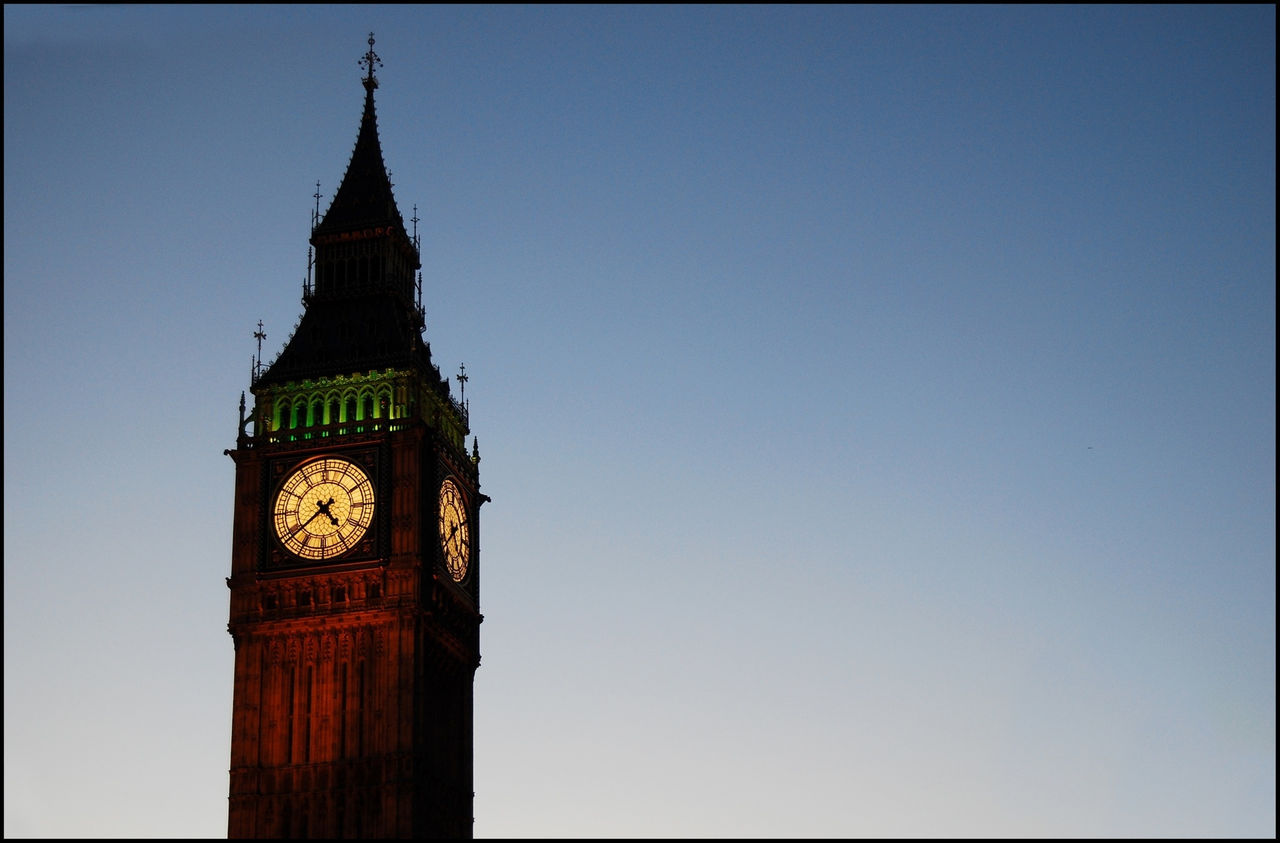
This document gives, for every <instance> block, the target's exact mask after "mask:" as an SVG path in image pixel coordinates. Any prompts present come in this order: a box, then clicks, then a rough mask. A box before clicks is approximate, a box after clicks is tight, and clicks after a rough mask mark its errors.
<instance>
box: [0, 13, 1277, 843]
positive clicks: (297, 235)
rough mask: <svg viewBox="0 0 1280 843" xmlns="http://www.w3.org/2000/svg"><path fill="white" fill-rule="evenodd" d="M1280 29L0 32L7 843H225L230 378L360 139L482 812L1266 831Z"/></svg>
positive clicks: (1023, 25)
mask: <svg viewBox="0 0 1280 843" xmlns="http://www.w3.org/2000/svg"><path fill="white" fill-rule="evenodd" d="M1275 14H1276V13H1275V9H1274V7H1272V6H1252V7H1225V6H1215V7H1194V6H1193V7H1188V6H1176V7H1145V6H1143V7H1105V8H1094V7H1056V6H1054V7H1037V8H1023V7H964V6H946V7H920V6H909V7H831V6H820V7H805V6H777V7H771V6H750V7H725V6H714V7H697V6H695V7H671V6H663V7H578V6H573V7H502V8H494V7H416V6H359V7H355V6H309V5H299V6H288V7H281V6H276V7H271V6H266V7H258V6H253V7H247V6H246V7H234V6H211V7H205V6H191V7H164V6H158V7H157V6H146V7H142V6H62V7H56V6H42V7H32V6H13V5H6V6H5V7H4V24H5V26H4V399H5V400H4V407H5V410H4V501H5V507H4V513H5V515H4V697H5V703H4V740H5V744H4V758H5V773H4V777H5V781H4V799H5V805H4V833H5V835H6V836H51V837H61V836H64V835H65V836H72V837H75V836H109V837H110V836H124V837H128V836H142V837H146V836H163V837H170V836H174V837H205V836H207V837H217V836H223V835H225V833H226V794H227V784H228V782H227V765H228V759H229V743H230V737H229V735H230V720H231V679H232V643H231V638H230V636H228V635H227V632H226V621H227V589H226V587H225V584H224V578H225V577H226V576H227V574H228V573H229V567H230V539H231V512H232V480H233V466H232V463H231V461H230V460H229V459H228V458H227V457H226V456H224V455H223V450H224V449H225V448H228V447H231V446H232V445H233V444H234V439H235V433H236V420H237V415H238V411H237V402H238V400H239V397H240V393H241V391H242V390H245V389H246V388H247V387H248V380H249V372H250V362H251V357H252V355H253V353H254V351H255V343H254V339H253V332H254V330H255V329H256V325H257V321H258V320H259V319H261V320H262V321H263V323H264V326H265V330H266V333H267V341H266V343H265V344H264V356H265V357H266V358H267V359H268V360H269V359H271V358H272V357H273V356H274V355H275V354H276V353H277V352H278V351H279V350H280V348H282V347H283V344H284V341H285V339H286V338H287V337H288V335H289V333H290V330H291V328H292V326H293V324H294V323H295V321H296V320H297V318H298V317H299V315H300V313H301V303H300V300H299V299H300V295H301V285H302V281H303V277H304V275H305V270H306V249H307V242H306V241H307V237H308V233H309V225H310V215H311V211H312V208H313V205H314V201H315V200H314V199H313V198H312V194H313V193H314V192H315V190H316V187H315V184H316V182H317V181H319V182H320V191H321V193H322V194H323V195H324V198H323V201H322V203H321V210H323V209H324V208H325V207H327V202H328V199H329V198H330V197H331V196H332V191H333V189H334V188H335V187H336V185H337V183H338V180H339V179H340V178H341V176H342V174H343V172H344V170H345V167H346V164H347V159H348V156H349V155H350V153H351V149H352V146H353V144H354V142H355V138H356V131H357V128H358V125H359V118H360V107H361V104H362V97H363V93H364V92H363V89H362V88H361V86H360V83H359V77H360V72H361V71H360V68H359V67H358V66H357V60H358V59H359V58H360V56H361V54H362V53H363V52H364V51H365V49H366V48H367V44H366V43H365V39H366V37H367V35H368V33H369V32H370V31H371V30H372V31H373V32H375V33H376V35H377V44H376V50H377V51H378V53H379V55H380V56H381V57H382V59H383V61H384V67H383V68H382V70H381V72H380V74H379V76H380V79H381V82H382V86H381V88H380V89H379V91H378V94H377V104H378V115H379V125H380V131H381V138H382V147H383V152H384V154H385V157H386V160H387V164H388V166H389V168H390V169H391V172H392V180H393V182H394V184H395V190H396V195H397V199H398V201H399V203H400V208H401V210H402V211H403V213H404V215H405V217H406V218H408V217H410V216H412V214H413V207H414V205H416V206H417V208H418V216H419V217H420V218H421V221H420V223H419V233H420V234H421V236H422V245H423V262H424V293H423V300H424V305H425V307H426V311H427V338H428V340H429V341H430V342H431V345H432V349H433V352H434V355H435V359H436V360H437V362H439V363H440V364H441V367H442V369H444V371H446V372H456V371H457V368H458V365H459V364H460V363H465V364H466V368H467V373H468V374H469V375H470V376H471V380H470V382H469V383H468V384H467V391H466V397H467V399H468V400H469V402H470V405H471V419H472V426H473V432H474V433H475V434H476V435H477V436H478V438H479V445H480V452H481V455H482V457H483V461H482V463H481V467H480V468H481V481H482V483H483V486H484V490H485V491H486V492H487V493H488V494H489V495H491V496H492V498H493V503H492V504H490V505H488V506H486V507H485V510H484V513H483V518H482V522H481V530H480V546H481V549H482V553H483V555H482V559H481V565H482V570H483V591H482V595H481V601H482V610H483V611H484V614H485V623H484V626H483V627H482V653H483V662H482V664H481V667H480V669H479V671H478V672H477V674H476V680H475V689H476V744H475V769H476V776H475V790H476V800H475V811H476V825H475V830H476V834H477V836H481V837H486V836H528V837H560V836H567V837H573V836H604V837H610V836H679V837H683V836H876V835H896V836H903V835H943V836H966V835H977V836H986V835H994V836H1004V835H1024V834H1025V835H1032V836H1059V835H1062V836H1092V835H1099V836H1108V835H1118V836H1166V835H1196V836H1257V837H1273V836H1274V835H1275V833H1276V820H1275V816H1276V814H1275V804H1276V803H1275V788H1276V752H1275V747H1276V744H1275V723H1276V694H1275V675H1276V671H1275V665H1276V647H1275V641H1276V602H1275V593H1276V590H1275V587H1276V578H1275V550H1276V533H1275V507H1276V496H1275V476H1276V475H1275V457H1276V448H1275V442H1276V437H1275V434H1276V414H1275V407H1276V404H1275V397H1276V395H1275V374H1276V369H1275V353H1276V298H1275V279H1276V275H1275V273H1276V251H1275V243H1276V241H1275V226H1276V213H1275V210H1276V203H1275V198H1276V194H1275V179H1276V172H1275V160H1276V134H1275V127H1276V111H1275V91H1276V89H1275V81H1274V80H1275V70H1276V67H1275V65H1276V56H1275V45H1276V31H1275Z"/></svg>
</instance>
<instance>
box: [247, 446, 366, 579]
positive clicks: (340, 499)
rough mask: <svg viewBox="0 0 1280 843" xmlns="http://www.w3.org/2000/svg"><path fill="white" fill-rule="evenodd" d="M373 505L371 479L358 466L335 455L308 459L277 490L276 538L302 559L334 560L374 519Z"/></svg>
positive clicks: (349, 546) (355, 540) (352, 543)
mask: <svg viewBox="0 0 1280 843" xmlns="http://www.w3.org/2000/svg"><path fill="white" fill-rule="evenodd" d="M373 506H374V502H373V483H372V482H371V481H370V480H369V475H367V474H365V472H364V470H363V469H362V468H360V466H358V465H356V464H355V463H353V462H349V461H348V460H344V459H339V458H337V457H324V458H322V459H318V460H313V461H312V462H309V463H307V464H306V465H303V466H302V467H301V468H299V469H297V470H296V471H294V472H293V473H292V474H290V475H289V476H288V478H286V479H285V481H284V483H283V485H281V486H280V491H279V492H277V493H276V497H275V503H274V505H273V506H272V519H273V523H274V526H275V532H276V538H278V539H279V540H280V544H282V545H283V546H284V548H285V549H286V550H288V551H289V552H290V553H292V554H293V555H295V556H298V557H301V558H303V559H333V558H335V557H337V556H341V555H342V554H344V553H346V552H347V551H349V550H351V548H353V547H355V546H356V544H357V543H359V541H360V539H361V538H362V537H363V536H364V534H365V532H366V531H367V530H368V529H369V525H370V524H372V523H373Z"/></svg>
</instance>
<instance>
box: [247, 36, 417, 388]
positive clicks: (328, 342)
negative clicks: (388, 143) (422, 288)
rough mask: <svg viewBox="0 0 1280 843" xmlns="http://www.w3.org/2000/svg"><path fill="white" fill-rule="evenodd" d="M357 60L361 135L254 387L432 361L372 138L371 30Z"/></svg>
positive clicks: (413, 264) (399, 224)
mask: <svg viewBox="0 0 1280 843" xmlns="http://www.w3.org/2000/svg"><path fill="white" fill-rule="evenodd" d="M360 64H361V65H362V66H365V67H366V69H367V71H368V72H367V73H366V75H365V77H364V80H363V82H364V88H365V99H364V114H363V115H362V116H361V118H360V134H359V136H358V137H357V138H356V145H355V149H354V150H353V151H352V153H351V161H350V163H349V164H348V165H347V172H346V174H345V175H344V176H343V178H342V183H341V185H340V186H339V187H338V190H337V192H336V193H335V194H334V197H333V202H332V203H331V204H330V205H329V209H328V211H327V212H326V213H325V215H324V218H323V219H322V220H321V221H320V222H319V223H318V224H317V225H316V227H315V228H314V229H313V230H312V232H311V244H312V245H313V246H314V247H315V250H316V251H315V255H316V257H315V263H314V266H315V269H316V283H315V287H314V288H312V287H311V286H310V278H308V285H307V287H306V288H305V290H306V291H305V293H304V298H303V301H304V303H305V305H306V310H305V312H304V313H303V315H302V318H301V320H300V322H299V324H298V326H297V327H296V329H295V330H294V333H293V335H292V336H291V337H290V338H289V340H288V341H287V342H286V344H285V347H284V349H283V350H282V351H281V352H280V354H279V356H277V358H276V359H275V361H274V362H273V363H271V365H270V366H268V367H267V369H266V371H265V372H263V373H262V374H261V376H260V377H259V378H258V379H257V380H256V381H255V387H263V386H266V385H269V384H276V383H282V382H286V381H294V380H302V379H309V378H318V377H325V376H334V375H343V374H352V373H356V372H367V371H372V370H382V369H387V368H394V369H406V368H414V369H418V370H421V371H428V370H432V369H433V368H434V367H433V366H432V365H431V357H430V351H429V349H428V347H427V345H426V343H425V342H424V341H423V339H422V336H421V333H420V331H421V327H422V324H423V323H422V313H421V307H420V305H419V306H415V304H414V302H413V298H412V295H413V290H414V271H415V270H417V269H418V268H419V267H420V266H421V261H420V258H419V255H418V249H417V245H416V243H415V242H414V240H413V239H411V238H410V237H409V235H408V233H407V232H406V231H405V230H404V220H403V218H402V217H401V216H400V210H399V209H398V208H397V207H396V201H395V197H394V196H393V195H392V193H391V180H390V179H389V178H388V176H387V168H386V165H385V164H384V163H383V159H382V146H381V144H380V143H379V141H378V123H377V119H376V117H375V115H374V106H373V92H374V90H375V89H376V88H377V87H378V80H377V79H376V78H375V77H374V73H373V69H374V66H375V65H377V64H381V60H380V59H379V58H378V55H377V53H375V52H374V51H373V34H372V33H370V34H369V51H368V52H367V53H366V54H365V56H364V58H363V59H361V61H360Z"/></svg>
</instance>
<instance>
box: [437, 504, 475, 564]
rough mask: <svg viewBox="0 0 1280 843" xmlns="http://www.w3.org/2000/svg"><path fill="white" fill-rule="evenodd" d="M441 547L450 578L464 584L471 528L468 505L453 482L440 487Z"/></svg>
mask: <svg viewBox="0 0 1280 843" xmlns="http://www.w3.org/2000/svg"><path fill="white" fill-rule="evenodd" d="M440 547H441V548H442V549H443V550H444V564H445V567H446V568H448V569H449V576H451V577H453V581H454V582H462V578H463V577H465V576H466V575H467V565H468V564H469V563H470V561H471V528H470V527H468V526H467V508H466V504H464V503H463V502H462V494H461V493H460V492H459V491H458V487H457V486H455V485H454V484H453V481H452V480H446V481H444V484H443V485H442V486H441V487H440Z"/></svg>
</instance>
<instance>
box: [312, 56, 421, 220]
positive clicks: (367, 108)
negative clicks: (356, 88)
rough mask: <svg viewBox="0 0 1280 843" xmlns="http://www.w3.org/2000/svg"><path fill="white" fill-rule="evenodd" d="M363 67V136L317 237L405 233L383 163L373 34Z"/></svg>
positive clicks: (361, 61)
mask: <svg viewBox="0 0 1280 843" xmlns="http://www.w3.org/2000/svg"><path fill="white" fill-rule="evenodd" d="M360 64H361V65H364V66H366V67H367V73H366V74H365V77H364V80H363V82H364V90H365V95H364V113H363V114H362V115H361V117H360V134H359V135H358V136H357V137H356V145H355V149H353V150H352V152H351V161H350V162H349V163H348V164H347V172H346V174H345V175H344V176H343V177H342V183H341V184H340V185H339V186H338V190H337V192H336V193H334V196H333V201H332V202H331V203H330V204H329V210H328V211H326V212H325V215H324V218H323V219H322V220H321V221H320V223H319V225H317V226H316V229H315V232H314V235H316V236H321V235H326V234H337V233H341V232H344V231H353V230H356V229H364V228H372V227H378V226H389V225H393V226H395V227H396V229H397V230H399V231H404V218H403V217H401V216H400V209H399V208H397V207H396V199H395V196H394V195H393V194H392V192H391V179H390V177H388V176H387V167H386V164H385V163H384V162H383V160H382V144H381V142H380V141H379V140H378V117H377V113H376V111H375V109H374V104H373V92H374V90H375V89H376V88H377V87H378V80H377V78H376V77H375V76H374V74H373V68H374V65H381V64H382V60H381V59H379V58H378V54H377V53H375V52H374V51H373V33H370V34H369V52H367V53H365V56H364V58H363V59H361V60H360ZM314 239H315V237H313V240H314Z"/></svg>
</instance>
